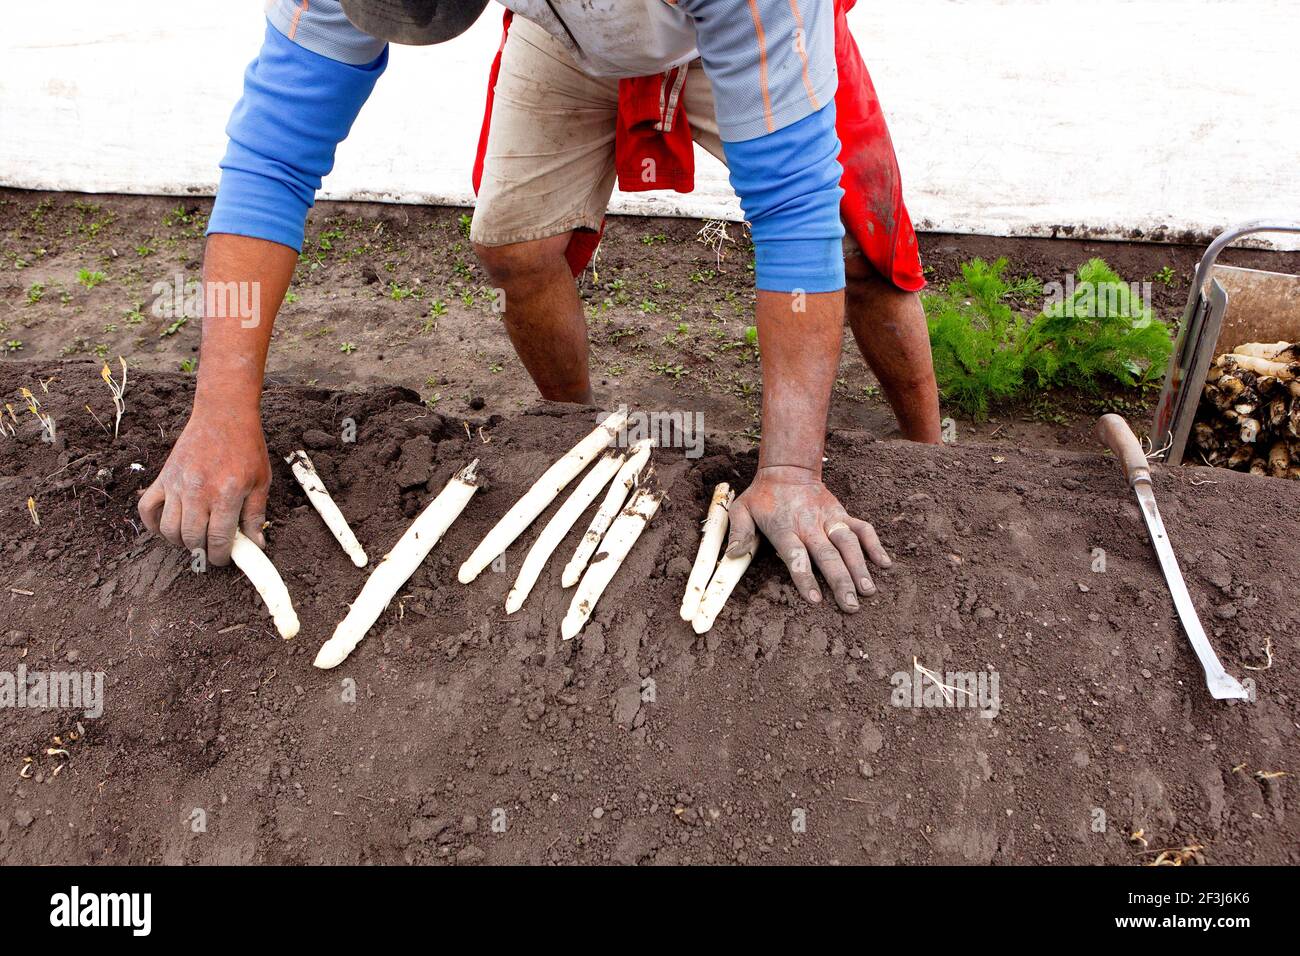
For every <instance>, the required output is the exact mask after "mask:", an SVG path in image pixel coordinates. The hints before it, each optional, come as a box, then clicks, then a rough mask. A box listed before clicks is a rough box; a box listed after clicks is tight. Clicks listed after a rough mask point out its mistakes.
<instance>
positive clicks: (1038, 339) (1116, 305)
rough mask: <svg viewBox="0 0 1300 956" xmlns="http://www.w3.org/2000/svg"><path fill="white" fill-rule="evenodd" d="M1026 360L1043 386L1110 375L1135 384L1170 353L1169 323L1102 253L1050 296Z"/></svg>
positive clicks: (1089, 385) (1093, 385)
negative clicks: (1064, 291) (1069, 286)
mask: <svg viewBox="0 0 1300 956" xmlns="http://www.w3.org/2000/svg"><path fill="white" fill-rule="evenodd" d="M1025 347H1026V366H1027V368H1028V369H1029V370H1031V371H1032V372H1033V373H1034V375H1035V376H1036V379H1037V383H1038V384H1039V385H1042V386H1073V387H1075V388H1084V389H1088V390H1090V391H1095V390H1096V389H1097V387H1098V386H1100V385H1101V384H1102V383H1103V380H1105V379H1108V378H1109V379H1114V380H1115V381H1117V382H1119V383H1121V384H1123V385H1126V386H1128V387H1130V388H1132V387H1135V386H1138V385H1141V384H1143V383H1145V382H1147V381H1149V380H1150V379H1151V378H1152V377H1153V376H1156V375H1159V374H1160V372H1161V371H1162V370H1163V369H1164V365H1165V362H1167V361H1168V359H1169V352H1170V349H1171V348H1172V347H1173V346H1172V344H1171V342H1170V336H1169V328H1168V327H1167V326H1166V325H1165V324H1164V323H1163V322H1159V321H1157V320H1156V319H1155V318H1154V317H1153V316H1152V314H1151V309H1150V308H1149V307H1148V306H1147V305H1146V304H1145V303H1144V302H1143V301H1142V298H1141V295H1140V293H1139V292H1138V289H1137V288H1136V286H1130V285H1129V284H1128V283H1126V282H1124V280H1122V279H1121V278H1120V277H1119V275H1118V274H1116V272H1115V271H1114V270H1113V269H1111V268H1110V266H1108V265H1106V263H1105V262H1104V261H1102V260H1101V259H1090V260H1088V261H1087V262H1085V263H1084V264H1083V265H1082V266H1080V267H1079V272H1078V282H1077V283H1076V284H1075V285H1074V288H1073V290H1071V292H1070V295H1068V296H1061V297H1059V298H1058V300H1057V301H1054V302H1049V304H1048V306H1047V307H1046V308H1045V309H1044V310H1043V313H1042V314H1041V315H1039V316H1038V317H1037V318H1036V319H1035V320H1034V322H1033V324H1032V325H1031V326H1030V329H1029V334H1028V336H1027V337H1026V341H1025Z"/></svg>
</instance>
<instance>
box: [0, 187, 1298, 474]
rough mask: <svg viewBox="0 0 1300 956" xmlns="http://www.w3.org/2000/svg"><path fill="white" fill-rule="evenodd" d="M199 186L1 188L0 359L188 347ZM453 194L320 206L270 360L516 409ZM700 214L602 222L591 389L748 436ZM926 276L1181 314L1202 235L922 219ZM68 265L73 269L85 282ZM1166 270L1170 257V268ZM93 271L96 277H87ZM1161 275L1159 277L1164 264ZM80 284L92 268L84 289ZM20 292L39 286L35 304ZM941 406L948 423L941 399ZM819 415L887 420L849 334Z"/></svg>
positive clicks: (721, 275)
mask: <svg viewBox="0 0 1300 956" xmlns="http://www.w3.org/2000/svg"><path fill="white" fill-rule="evenodd" d="M210 206H211V201H210V200H208V199H184V200H177V199H175V198H171V199H169V198H163V197H141V196H91V195H84V196H78V195H75V194H63V193H53V194H52V193H38V192H25V191H19V190H5V189H0V355H5V356H7V357H8V358H10V359H18V360H22V359H28V360H30V359H40V358H53V357H56V356H86V355H102V356H108V357H115V356H117V355H123V356H125V357H126V358H127V360H128V361H129V362H131V363H132V365H133V366H134V367H137V368H140V369H144V370H155V371H158V370H164V371H171V372H174V371H177V370H178V369H179V368H180V367H181V363H182V362H185V361H196V360H197V356H198V344H199V328H198V325H199V323H198V322H197V321H195V322H187V323H181V324H179V325H177V324H175V323H174V321H173V320H171V319H167V318H160V317H158V316H155V315H154V314H153V309H152V306H153V304H154V301H155V299H156V294H155V292H154V287H155V284H156V283H165V284H166V285H167V287H169V288H170V287H171V286H172V285H173V283H174V282H175V279H176V276H177V274H178V273H179V274H180V275H181V281H182V282H184V281H185V280H188V279H194V278H196V277H197V276H198V275H199V269H200V264H201V258H202V243H203V239H202V236H203V230H204V228H205V225H206V221H207V220H206V215H207V211H208V209H209V208H210ZM465 214H466V210H463V209H450V208H429V207H419V206H395V205H384V204H374V203H321V204H319V205H318V206H317V207H316V209H315V210H313V212H312V215H311V219H310V221H309V224H308V243H307V247H306V249H305V250H304V253H303V255H302V257H301V260H300V265H299V269H298V273H297V275H296V277H295V279H294V284H293V287H292V289H291V296H292V301H290V302H288V303H286V304H285V305H284V307H283V308H282V310H281V313H280V317H279V320H278V322H277V327H276V333H275V341H274V343H273V346H272V349H271V356H270V364H269V374H270V376H271V377H272V379H273V380H276V381H280V382H285V383H302V382H307V383H310V384H321V385H325V386H328V387H334V388H354V387H358V386H366V385H387V384H398V385H403V386H405V387H407V388H410V389H412V390H414V391H417V392H419V393H420V396H421V397H422V398H423V399H426V400H428V401H429V402H430V403H431V404H433V405H434V407H435V408H436V409H437V410H438V411H440V412H443V413H444V414H448V415H453V416H464V415H467V414H471V413H473V414H478V412H476V411H474V408H475V406H478V407H483V406H482V405H481V404H480V402H481V403H485V405H486V407H485V411H486V412H487V413H495V414H503V415H511V414H515V413H517V412H519V411H520V410H522V409H524V408H526V407H528V406H529V405H531V404H532V402H533V401H534V400H535V398H536V390H535V389H534V387H533V385H532V382H531V381H529V379H528V376H527V375H526V374H525V372H524V371H523V369H522V367H521V366H520V364H519V362H518V360H517V359H516V358H515V356H514V352H513V350H512V349H511V346H510V342H509V339H508V338H507V336H506V333H505V329H504V328H503V327H502V325H501V322H500V319H499V317H498V316H497V315H496V314H495V313H494V312H493V311H492V309H491V299H490V296H489V295H488V294H487V292H486V286H487V285H488V279H487V277H486V275H485V274H484V273H483V271H482V270H481V269H480V268H479V266H478V263H477V260H476V259H475V257H474V255H473V252H472V250H471V249H470V248H469V243H468V241H467V240H466V238H465V236H464V232H463V229H462V224H461V222H460V218H461V217H462V216H464V215H465ZM700 225H701V223H700V222H698V221H696V220H686V219H643V218H635V217H621V216H616V217H612V218H611V219H610V221H609V228H608V230H607V233H606V238H605V241H604V242H603V243H602V245H601V250H600V255H599V257H598V259H597V262H596V268H595V269H594V270H592V269H588V270H587V272H586V273H585V274H584V275H583V277H582V280H581V283H580V288H581V292H582V296H583V299H584V302H585V304H586V308H587V314H588V319H589V322H588V328H589V335H590V340H591V350H592V352H591V367H592V370H593V375H594V376H595V383H594V384H595V388H596V393H597V398H598V399H599V400H600V401H602V402H605V403H606V404H616V403H617V402H618V401H622V400H624V399H625V398H626V396H630V395H635V396H637V398H638V400H640V401H642V402H646V403H650V404H654V405H657V406H660V407H666V408H677V407H681V405H682V403H683V402H688V401H689V403H690V404H691V405H692V407H694V408H697V409H700V410H701V411H702V412H703V413H704V420H705V425H706V428H707V430H708V432H709V434H710V435H711V436H713V437H714V438H716V439H718V440H721V441H725V442H726V443H727V444H729V445H730V446H731V447H733V448H747V447H750V446H751V445H752V443H753V441H754V439H755V436H756V434H757V414H758V409H759V403H760V401H761V397H762V382H761V379H760V376H759V367H758V361H757V355H756V353H755V351H754V349H753V348H751V347H749V346H748V345H747V343H746V338H745V329H746V327H747V326H749V325H751V324H752V323H753V273H752V271H751V270H750V268H749V263H750V262H751V259H752V257H751V254H750V250H749V248H748V244H747V243H746V242H745V241H744V239H743V235H742V233H741V230H740V227H738V226H736V225H734V224H733V225H732V226H731V227H730V231H731V235H732V236H733V238H734V239H735V240H736V241H734V242H732V243H731V244H728V245H727V246H726V249H725V252H726V255H725V258H723V259H722V260H721V261H719V260H718V259H717V257H716V256H715V254H714V253H713V252H712V251H711V250H710V249H709V248H707V247H706V246H704V245H702V244H701V243H699V242H698V241H696V233H697V232H698V230H699V228H700ZM921 246H922V254H923V258H924V261H925V263H926V269H927V275H928V276H929V278H930V281H931V282H932V283H935V284H940V283H944V282H948V281H950V280H952V279H953V278H955V277H956V276H957V275H958V274H959V272H958V270H959V267H960V265H961V264H962V263H963V262H967V261H969V260H970V259H972V258H974V257H976V256H980V257H983V258H985V259H990V260H991V259H996V258H998V257H1001V256H1005V257H1006V258H1007V259H1008V260H1009V261H1010V273H1011V274H1013V275H1015V276H1017V277H1020V276H1028V275H1034V276H1037V277H1038V278H1040V279H1041V280H1043V281H1045V282H1049V281H1054V280H1055V281H1064V279H1065V277H1066V275H1067V274H1069V273H1072V272H1073V271H1074V270H1075V269H1077V268H1078V266H1079V265H1080V264H1081V263H1082V262H1084V261H1086V260H1087V259H1090V258H1092V257H1094V256H1101V257H1102V258H1104V259H1106V260H1107V261H1108V262H1109V263H1110V264H1111V265H1112V266H1113V267H1114V268H1115V269H1116V270H1117V271H1118V273H1119V274H1120V276H1121V277H1122V278H1123V279H1124V280H1125V281H1134V282H1137V281H1151V282H1152V283H1153V305H1154V308H1155V310H1156V312H1157V314H1158V315H1159V316H1160V317H1162V318H1164V319H1165V320H1167V321H1176V320H1177V319H1178V318H1179V316H1180V315H1181V313H1182V308H1183V305H1184V303H1185V302H1186V300H1187V288H1188V285H1189V284H1190V282H1191V275H1192V271H1193V269H1194V267H1195V264H1196V261H1197V260H1198V259H1199V258H1200V256H1201V254H1202V252H1203V251H1204V248H1203V247H1202V246H1189V245H1183V246H1179V245H1160V244H1154V243H1117V242H1104V241H1091V240H1075V239H1055V240H1053V239H1005V238H993V237H985V236H958V235H945V234H923V235H922V236H921ZM1223 259H1224V261H1225V262H1229V263H1233V264H1236V265H1243V266H1249V267H1252V268H1261V269H1275V270H1278V271H1283V272H1293V273H1300V253H1270V252H1263V251H1258V250H1252V249H1233V250H1229V251H1228V252H1227V253H1226V254H1225V256H1224V257H1223ZM82 270H86V272H87V273H88V278H87V280H84V281H83V280H81V279H79V274H80V273H81V271H82ZM1165 270H1168V271H1167V272H1166V271H1165ZM95 272H102V273H103V274H104V276H103V279H102V280H99V281H96V280H95V279H94V278H90V277H89V276H90V275H92V274H93V273H95ZM1158 277H1159V278H1158ZM87 281H89V282H91V283H94V284H93V286H92V287H90V288H88V287H87ZM33 299H34V300H35V301H33ZM1154 398H1155V393H1154V392H1148V393H1146V394H1144V395H1137V394H1126V395H1119V396H1111V395H1096V396H1080V395H1075V394H1070V393H1053V394H1043V395H1036V396H1035V397H1034V398H1033V399H1032V400H1031V401H1028V402H1025V403H1020V404H1016V405H1011V406H1007V407H1004V408H1001V409H997V410H996V411H995V414H994V415H993V417H992V418H991V419H990V420H989V421H987V422H981V423H978V424H976V423H970V422H965V421H963V422H962V423H961V426H960V428H959V434H960V437H961V438H962V439H963V440H975V439H979V438H982V439H987V440H993V441H998V442H1006V443H1009V444H1014V445H1024V444H1032V445H1034V446H1035V447H1049V446H1056V447H1065V448H1075V449H1079V448H1086V447H1090V446H1091V440H1090V439H1089V438H1088V436H1087V431H1088V428H1089V427H1090V426H1091V423H1092V422H1093V421H1094V420H1095V419H1096V417H1097V415H1098V414H1099V413H1100V412H1102V411H1120V412H1123V413H1124V414H1126V415H1128V416H1129V417H1130V418H1131V419H1132V420H1133V421H1134V424H1135V426H1137V427H1138V430H1139V431H1140V432H1145V427H1144V426H1145V422H1146V421H1148V420H1149V419H1150V406H1151V403H1152V402H1153V401H1154ZM944 413H945V414H952V415H953V416H954V417H955V418H959V419H960V418H961V417H962V416H961V415H960V414H959V413H956V412H954V411H953V410H950V409H945V410H944ZM831 424H832V426H833V427H836V428H849V429H855V430H862V431H866V432H869V433H871V434H873V435H877V436H881V437H888V436H890V435H896V434H897V431H896V427H895V423H894V419H893V415H892V414H891V412H890V410H889V407H888V405H887V404H886V403H885V402H884V399H883V398H882V397H881V395H880V390H879V387H878V385H877V383H876V380H875V378H874V377H873V376H872V375H871V373H870V372H869V371H868V370H867V369H866V367H865V365H864V364H863V362H862V359H861V358H860V357H859V355H858V353H857V350H856V348H854V346H853V342H852V339H851V337H850V336H848V335H847V334H846V337H845V352H844V359H843V363H842V365H841V370H840V379H839V381H838V382H837V384H836V389H835V402H834V404H833V406H832V410H831Z"/></svg>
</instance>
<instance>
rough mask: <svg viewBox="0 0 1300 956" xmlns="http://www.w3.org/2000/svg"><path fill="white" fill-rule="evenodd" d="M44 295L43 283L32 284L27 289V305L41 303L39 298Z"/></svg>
mask: <svg viewBox="0 0 1300 956" xmlns="http://www.w3.org/2000/svg"><path fill="white" fill-rule="evenodd" d="M44 295H45V283H44V282H33V283H32V284H31V286H30V287H29V288H28V289H27V304H28V305H35V304H36V303H37V302H40V301H41V297H42V296H44Z"/></svg>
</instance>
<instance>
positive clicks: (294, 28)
mask: <svg viewBox="0 0 1300 956" xmlns="http://www.w3.org/2000/svg"><path fill="white" fill-rule="evenodd" d="M308 2H309V0H302V6H300V7H299V8H298V9H297V10H295V11H293V22H292V23H290V24H289V39H290V40H292V39H293V38H294V36H296V35H297V33H298V21H299V20H301V19H302V15H303V14H304V13H306V12H307V5H308Z"/></svg>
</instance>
